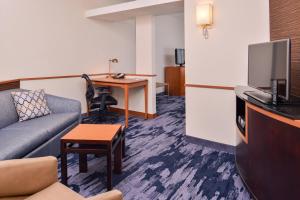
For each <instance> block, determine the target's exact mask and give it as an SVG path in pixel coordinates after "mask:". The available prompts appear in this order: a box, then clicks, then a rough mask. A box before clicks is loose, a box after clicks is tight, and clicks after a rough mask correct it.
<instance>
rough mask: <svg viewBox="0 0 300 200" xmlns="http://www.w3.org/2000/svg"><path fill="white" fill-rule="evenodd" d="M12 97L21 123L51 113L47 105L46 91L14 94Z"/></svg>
mask: <svg viewBox="0 0 300 200" xmlns="http://www.w3.org/2000/svg"><path fill="white" fill-rule="evenodd" d="M11 95H12V97H13V100H14V104H15V107H16V110H17V113H18V115H19V121H20V122H22V121H26V120H29V119H34V118H38V117H42V116H45V115H49V114H50V113H51V111H50V109H49V107H48V105H47V101H46V98H45V91H44V90H35V91H20V92H12V93H11Z"/></svg>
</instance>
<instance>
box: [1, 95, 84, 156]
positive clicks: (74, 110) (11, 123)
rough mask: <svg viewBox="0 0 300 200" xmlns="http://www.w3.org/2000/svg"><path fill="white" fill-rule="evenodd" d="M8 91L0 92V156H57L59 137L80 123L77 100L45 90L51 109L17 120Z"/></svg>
mask: <svg viewBox="0 0 300 200" xmlns="http://www.w3.org/2000/svg"><path fill="white" fill-rule="evenodd" d="M12 91H16V90H6V91H1V92H0V160H9V159H18V158H27V157H40V156H48V155H52V156H58V155H59V154H60V138H61V137H62V136H63V135H65V134H66V133H67V132H68V131H69V130H71V129H72V128H74V127H75V126H76V125H77V124H79V123H80V116H81V104H80V102H79V101H76V100H71V99H66V98H62V97H57V96H53V95H48V94H47V95H46V99H47V103H48V106H49V108H50V110H51V111H52V113H51V114H50V115H47V116H44V117H40V118H36V119H32V120H29V121H25V122H19V121H18V115H17V112H16V109H15V106H14V103H13V99H12V97H11V92H12Z"/></svg>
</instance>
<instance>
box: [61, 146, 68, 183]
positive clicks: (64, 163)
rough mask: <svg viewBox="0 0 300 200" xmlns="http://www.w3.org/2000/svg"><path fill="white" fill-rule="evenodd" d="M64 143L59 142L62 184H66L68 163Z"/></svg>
mask: <svg viewBox="0 0 300 200" xmlns="http://www.w3.org/2000/svg"><path fill="white" fill-rule="evenodd" d="M65 148H66V144H65V143H64V142H61V143H60V153H61V157H60V161H61V163H60V167H61V182H62V184H64V185H68V164H67V153H66V152H65Z"/></svg>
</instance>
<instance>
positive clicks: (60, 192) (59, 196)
mask: <svg viewBox="0 0 300 200" xmlns="http://www.w3.org/2000/svg"><path fill="white" fill-rule="evenodd" d="M83 199H84V198H83V197H82V196H80V195H79V194H77V193H76V192H74V191H72V190H71V189H69V188H67V187H66V186H64V185H62V184H61V183H54V184H52V185H51V186H49V187H47V188H46V189H44V190H42V191H40V192H38V193H36V194H34V195H32V196H30V197H28V198H26V200H83Z"/></svg>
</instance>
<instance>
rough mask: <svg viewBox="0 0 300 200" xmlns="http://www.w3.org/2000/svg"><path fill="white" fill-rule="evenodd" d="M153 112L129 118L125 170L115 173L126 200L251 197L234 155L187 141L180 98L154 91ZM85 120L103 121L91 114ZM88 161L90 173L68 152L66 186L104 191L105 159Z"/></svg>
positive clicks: (244, 199)
mask: <svg viewBox="0 0 300 200" xmlns="http://www.w3.org/2000/svg"><path fill="white" fill-rule="evenodd" d="M157 111H158V117H157V118H155V119H151V120H144V119H141V118H137V117H130V120H129V124H130V127H129V128H128V129H127V131H126V139H127V144H126V146H127V147H126V148H127V150H126V154H127V156H126V157H125V158H124V160H123V173H122V174H120V175H117V174H113V185H114V188H116V189H119V190H121V191H122V192H123V194H124V199H125V200H140V199H141V200H147V199H159V200H166V199H171V200H177V199H179V200H189V199H197V200H198V199H199V200H225V199H226V200H227V199H228V200H233V199H240V200H248V199H252V198H251V195H250V194H249V192H248V191H247V189H246V188H245V186H244V184H243V182H242V180H241V178H240V176H239V175H238V173H237V169H236V166H235V162H234V155H232V154H229V153H226V152H220V151H217V150H214V149H212V148H209V147H203V146H200V145H196V144H192V143H188V142H187V141H185V103H184V97H167V96H164V95H158V97H157ZM123 121H124V118H123V117H120V118H119V119H118V120H117V121H116V123H120V122H121V123H122V122H123ZM89 123H103V122H99V120H98V119H97V118H89ZM88 160H89V161H88V165H89V170H88V173H79V172H78V156H76V155H69V156H68V162H69V163H68V175H69V179H68V182H69V185H70V187H71V188H72V189H73V190H75V191H76V192H79V193H80V194H82V195H83V196H86V197H87V196H92V195H95V194H98V193H101V192H105V191H106V158H105V157H101V158H96V157H94V156H93V155H89V157H88Z"/></svg>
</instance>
